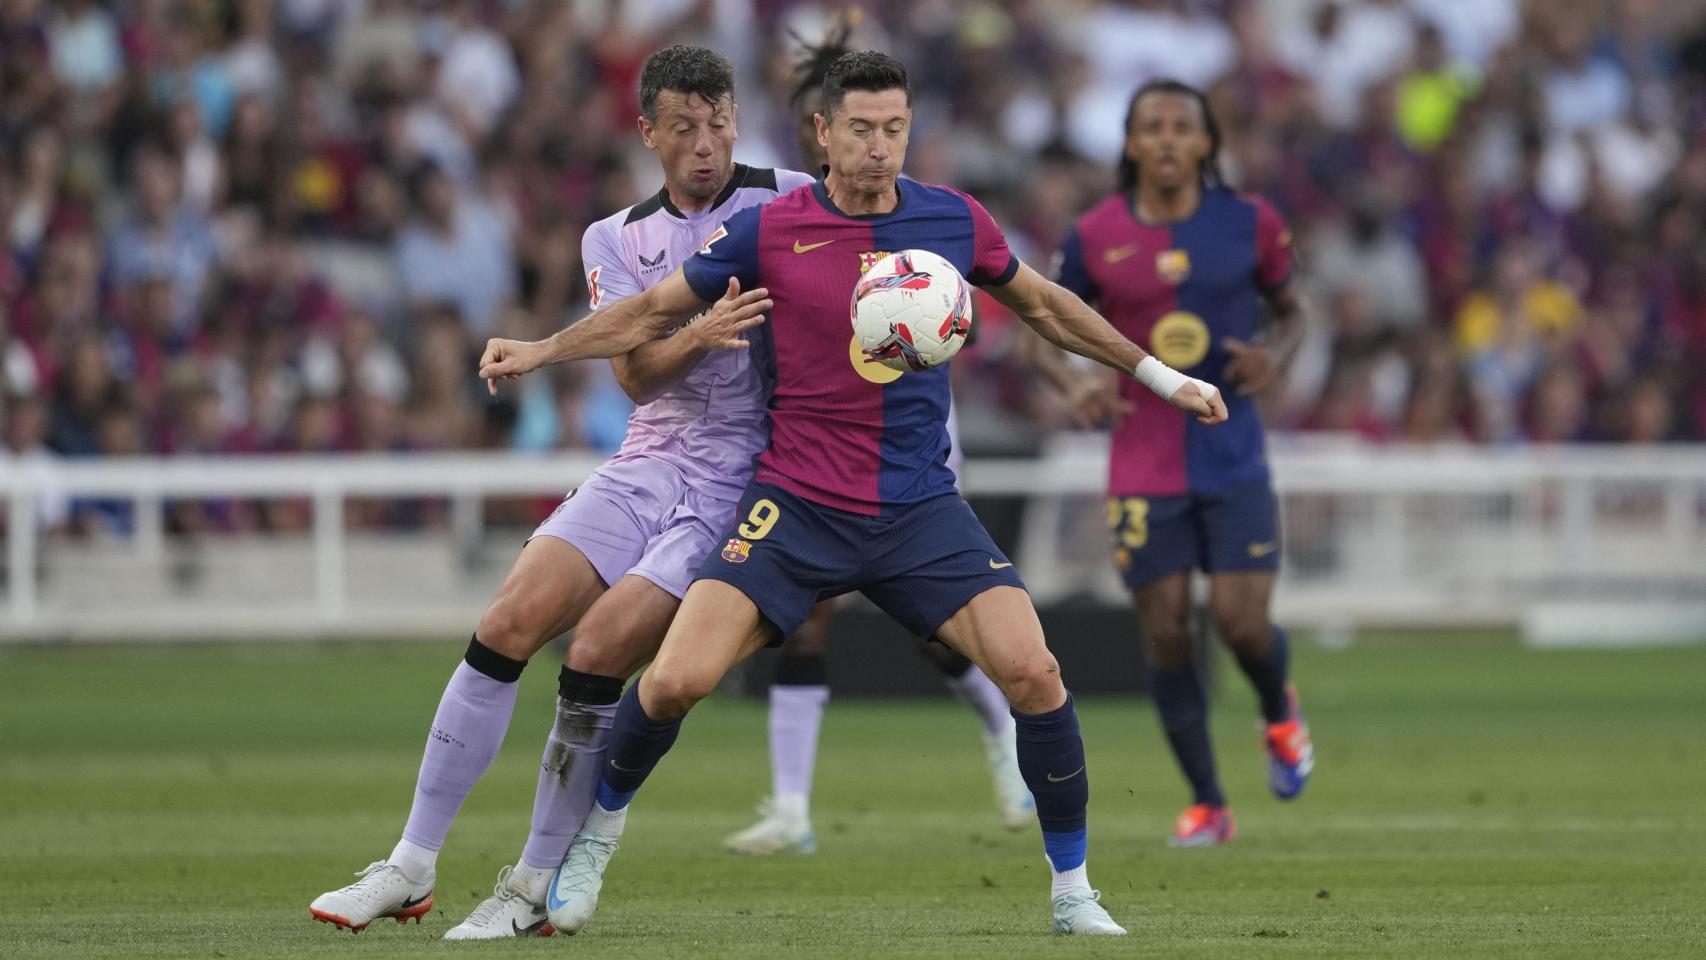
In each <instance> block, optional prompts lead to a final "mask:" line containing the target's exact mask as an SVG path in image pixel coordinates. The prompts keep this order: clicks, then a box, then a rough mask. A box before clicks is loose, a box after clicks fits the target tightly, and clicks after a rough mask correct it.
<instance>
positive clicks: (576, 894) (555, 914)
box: [545, 827, 619, 934]
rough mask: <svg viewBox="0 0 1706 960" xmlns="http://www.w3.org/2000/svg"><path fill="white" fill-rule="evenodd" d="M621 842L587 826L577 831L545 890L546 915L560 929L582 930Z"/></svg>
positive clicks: (595, 903)
mask: <svg viewBox="0 0 1706 960" xmlns="http://www.w3.org/2000/svg"><path fill="white" fill-rule="evenodd" d="M618 845H619V844H618V839H617V838H616V837H610V836H605V835H603V834H599V833H590V832H588V831H587V828H585V827H582V828H581V832H580V833H577V834H575V839H574V842H572V843H570V844H569V854H568V856H566V857H564V858H563V865H562V866H560V867H558V868H557V872H556V873H555V874H552V876H551V885H550V886H549V887H547V888H546V890H545V916H546V918H547V919H549V920H550V921H551V925H552V926H554V927H556V928H557V930H558V931H559V932H561V933H567V934H576V933H579V932H580V931H581V928H582V927H584V926H586V925H587V921H589V920H591V919H592V914H593V912H594V911H595V910H597V909H598V891H599V890H600V889H602V888H603V887H604V870H605V868H606V867H608V866H610V857H611V856H612V855H613V854H615V853H616V847H617V846H618Z"/></svg>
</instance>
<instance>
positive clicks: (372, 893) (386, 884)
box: [308, 860, 433, 933]
mask: <svg viewBox="0 0 1706 960" xmlns="http://www.w3.org/2000/svg"><path fill="white" fill-rule="evenodd" d="M356 876H358V877H360V878H361V879H360V880H357V881H356V882H354V883H352V884H350V885H349V886H347V887H344V888H342V889H339V890H333V891H331V892H329V893H322V894H320V895H319V896H318V897H315V898H314V902H313V903H310V904H309V905H308V913H309V915H310V916H312V917H313V918H314V919H316V920H318V921H320V922H321V923H330V924H333V925H335V926H337V927H338V928H339V929H348V930H349V931H350V932H352V933H360V932H361V931H363V930H366V929H367V925H368V924H370V923H372V922H373V921H375V920H378V919H379V918H381V917H395V918H396V920H397V922H398V923H407V922H409V921H410V920H411V919H412V920H414V921H415V922H416V923H420V922H421V917H423V916H425V915H426V912H427V911H428V910H431V909H432V884H433V877H432V876H430V875H429V876H428V877H427V878H426V880H425V882H422V883H416V882H415V881H413V880H410V879H409V878H408V877H405V876H403V871H402V870H400V869H398V868H397V867H396V866H394V865H392V864H389V863H386V862H385V861H383V860H380V861H377V862H375V863H370V864H368V865H367V869H366V870H363V871H361V872H360V873H358V874H356Z"/></svg>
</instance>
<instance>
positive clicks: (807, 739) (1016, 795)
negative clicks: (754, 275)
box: [723, 10, 1036, 856]
mask: <svg viewBox="0 0 1706 960" xmlns="http://www.w3.org/2000/svg"><path fill="white" fill-rule="evenodd" d="M859 16H860V14H859V11H857V10H853V11H849V13H848V14H847V15H846V16H845V18H844V19H843V21H842V22H841V23H840V24H838V25H837V26H836V27H835V28H834V29H832V30H831V31H830V33H829V35H828V36H827V37H825V38H824V40H823V41H822V42H821V43H819V44H817V45H815V46H812V45H806V44H802V47H803V48H804V49H803V51H802V56H801V59H800V61H799V63H798V65H797V67H796V69H795V87H794V95H793V97H792V98H791V103H792V104H793V106H794V108H795V110H796V111H797V117H798V121H799V123H798V126H797V127H796V132H797V134H798V141H799V151H800V157H801V159H802V161H803V165H804V167H805V168H806V169H808V170H819V169H822V167H823V166H824V163H825V162H826V161H827V159H828V157H827V155H826V154H825V153H824V148H823V145H822V144H820V143H818V142H817V125H816V122H815V121H814V120H813V117H814V116H815V115H816V114H818V113H819V112H820V110H819V108H820V107H821V106H822V104H821V102H820V98H821V96H822V93H823V76H824V74H825V73H826V72H828V70H829V67H830V64H832V63H834V62H835V61H836V59H837V58H839V57H840V56H841V55H842V54H844V53H846V52H847V38H848V35H849V33H850V32H851V30H852V28H853V27H854V26H855V25H856V24H857V22H858V19H859ZM974 329H975V328H974ZM948 442H949V449H948V469H949V470H951V471H953V473H954V475H955V477H956V478H957V477H958V476H959V473H960V462H961V459H962V458H961V456H960V450H959V437H958V435H957V431H956V430H955V423H954V410H953V406H952V404H950V405H949V408H948ZM835 605H836V601H834V600H825V601H823V602H821V603H819V604H818V605H817V606H815V607H813V608H812V611H811V613H810V614H809V615H808V616H807V617H806V620H805V622H804V623H802V624H800V628H799V629H798V630H796V631H795V632H794V634H793V635H792V636H790V637H788V639H787V640H785V641H784V642H783V643H782V647H781V649H780V650H779V651H778V654H779V656H778V657H777V659H776V674H775V678H774V680H772V682H771V686H770V696H769V700H770V722H769V725H768V727H769V735H770V775H771V793H770V796H769V797H767V798H765V800H764V802H763V803H762V804H761V805H760V807H759V812H760V817H759V820H758V822H757V823H754V824H753V825H751V826H749V827H746V828H744V829H742V830H740V831H737V832H735V833H733V834H730V835H729V836H728V837H725V838H724V840H723V846H724V847H725V848H726V849H728V850H729V851H730V852H732V853H740V854H747V855H760V856H762V855H769V854H776V853H811V852H812V851H814V850H815V849H816V844H817V835H816V833H815V832H814V831H813V830H812V820H811V788H812V779H813V774H814V772H815V768H816V765H817V743H818V731H819V730H820V729H821V728H822V724H823V713H824V707H825V706H826V705H827V704H828V703H829V679H828V672H827V660H828V658H827V656H826V655H825V649H824V644H825V639H826V635H827V633H828V630H829V621H830V618H831V617H832V616H833V610H834V608H835ZM918 650H919V652H920V653H921V654H922V655H923V656H924V658H925V659H926V660H929V661H930V664H931V666H933V667H935V668H936V670H937V671H938V672H939V673H940V674H941V676H942V681H943V682H944V683H946V684H947V685H948V689H949V690H950V691H952V692H953V694H954V696H955V697H956V698H957V699H959V700H960V701H961V702H962V703H965V704H967V705H968V706H970V707H971V708H972V709H973V710H974V711H975V712H976V713H977V716H978V719H979V720H980V721H981V726H982V733H983V742H984V756H985V760H986V762H987V763H988V765H989V774H990V779H991V781H992V782H993V785H994V788H995V791H994V792H995V804H996V809H997V810H998V811H999V813H1000V815H1001V823H1002V825H1003V826H1005V827H1007V828H1008V829H1009V830H1018V829H1021V828H1023V827H1024V826H1025V825H1026V824H1028V823H1031V822H1032V821H1033V820H1034V819H1035V817H1036V804H1035V803H1034V802H1033V801H1032V800H1031V792H1030V790H1028V789H1026V787H1025V778H1024V777H1023V776H1021V775H1020V773H1019V765H1018V757H1017V754H1016V745H1015V741H1014V737H1015V735H1016V731H1015V729H1014V726H1013V716H1012V714H1011V713H1009V712H1008V709H1007V698H1006V697H1004V696H1002V694H1001V688H999V687H997V686H996V685H995V684H994V683H993V682H992V681H990V679H989V678H988V677H986V676H984V674H983V671H982V670H979V669H978V668H977V667H976V665H974V664H973V663H972V662H971V661H970V660H967V659H966V658H965V657H963V656H961V655H960V654H958V653H956V652H954V651H953V650H952V649H950V648H948V647H947V646H945V645H943V644H941V643H937V642H934V641H930V640H926V641H922V642H920V643H919V644H918Z"/></svg>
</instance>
